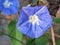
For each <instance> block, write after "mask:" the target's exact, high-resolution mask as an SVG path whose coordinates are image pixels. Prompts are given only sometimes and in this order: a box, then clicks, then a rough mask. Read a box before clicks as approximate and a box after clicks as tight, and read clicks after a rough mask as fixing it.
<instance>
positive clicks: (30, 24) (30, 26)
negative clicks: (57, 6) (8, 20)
mask: <svg viewBox="0 0 60 45" xmlns="http://www.w3.org/2000/svg"><path fill="white" fill-rule="evenodd" d="M16 26H17V29H18V30H19V31H20V32H21V33H23V34H24V35H26V36H28V37H30V38H32V39H34V38H38V37H40V36H42V35H43V34H44V33H45V31H46V30H48V28H50V27H51V26H52V18H51V16H50V14H49V11H48V8H47V7H46V6H35V7H31V6H26V7H23V8H22V9H21V10H20V17H19V19H18V22H17V24H16Z"/></svg>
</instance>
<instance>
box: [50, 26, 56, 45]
mask: <svg viewBox="0 0 60 45" xmlns="http://www.w3.org/2000/svg"><path fill="white" fill-rule="evenodd" d="M51 35H52V42H53V45H56V44H55V35H54V30H53V26H52V27H51Z"/></svg>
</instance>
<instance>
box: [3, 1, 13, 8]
mask: <svg viewBox="0 0 60 45" xmlns="http://www.w3.org/2000/svg"><path fill="white" fill-rule="evenodd" d="M3 5H4V7H5V8H9V7H10V6H11V5H13V3H12V2H9V0H6V1H5V2H4V3H3Z"/></svg>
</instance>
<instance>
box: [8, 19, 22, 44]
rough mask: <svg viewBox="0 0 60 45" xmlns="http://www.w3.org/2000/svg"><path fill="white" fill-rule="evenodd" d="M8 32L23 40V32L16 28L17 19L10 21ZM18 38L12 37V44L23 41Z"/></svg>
mask: <svg viewBox="0 0 60 45" xmlns="http://www.w3.org/2000/svg"><path fill="white" fill-rule="evenodd" d="M7 33H8V34H9V35H10V36H12V37H14V38H16V39H17V40H19V41H22V34H21V33H20V32H19V31H18V30H17V28H16V21H14V20H13V21H11V22H10V24H9V25H8V30H7ZM17 40H15V39H13V38H10V41H11V43H12V45H21V43H20V42H19V41H17Z"/></svg>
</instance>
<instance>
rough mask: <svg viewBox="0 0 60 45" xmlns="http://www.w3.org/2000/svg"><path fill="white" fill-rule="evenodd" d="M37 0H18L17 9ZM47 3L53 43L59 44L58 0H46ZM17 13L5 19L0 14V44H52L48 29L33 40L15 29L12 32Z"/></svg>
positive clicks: (59, 3) (59, 11)
mask: <svg viewBox="0 0 60 45" xmlns="http://www.w3.org/2000/svg"><path fill="white" fill-rule="evenodd" d="M37 1H38V0H19V2H20V6H19V10H20V8H22V7H23V6H26V5H28V4H31V3H36V2H37ZM47 4H48V9H49V11H50V14H51V16H52V18H53V28H54V34H55V36H54V37H55V43H56V45H60V0H47ZM18 15H19V12H18V13H17V14H16V15H13V16H11V19H9V20H7V19H6V18H5V17H4V16H2V15H1V14H0V45H23V44H20V43H22V42H23V43H24V44H26V45H53V43H52V37H51V31H50V29H49V30H48V31H47V32H46V33H45V34H44V35H43V36H42V37H40V38H38V39H35V40H32V39H29V38H28V39H27V38H26V37H25V36H22V34H19V32H18V33H17V31H16V32H14V31H13V30H17V29H16V27H15V24H16V21H17V19H18ZM7 32H8V33H7ZM18 34H19V35H18ZM11 36H12V37H11ZM19 36H20V37H19ZM14 37H15V38H14ZM23 37H24V38H23ZM26 39H27V40H26ZM19 40H20V41H22V42H20V41H19ZM16 41H17V42H16ZM11 42H12V43H11ZM15 42H16V43H15ZM18 42H19V44H18Z"/></svg>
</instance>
